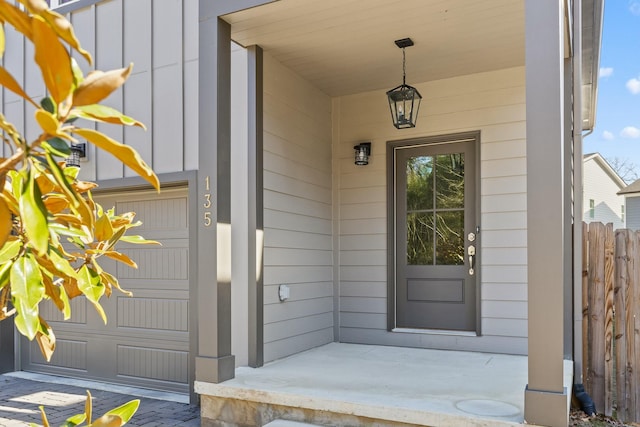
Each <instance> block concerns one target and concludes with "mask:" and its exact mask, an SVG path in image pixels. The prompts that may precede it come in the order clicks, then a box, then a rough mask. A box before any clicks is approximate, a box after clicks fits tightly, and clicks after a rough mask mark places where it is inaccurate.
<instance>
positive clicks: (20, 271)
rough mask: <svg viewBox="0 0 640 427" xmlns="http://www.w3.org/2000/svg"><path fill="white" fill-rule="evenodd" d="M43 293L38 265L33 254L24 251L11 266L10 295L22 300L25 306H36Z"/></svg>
mask: <svg viewBox="0 0 640 427" xmlns="http://www.w3.org/2000/svg"><path fill="white" fill-rule="evenodd" d="M44 295H45V289H44V283H42V272H41V271H40V266H39V265H38V262H37V261H36V259H35V258H34V257H33V255H31V254H30V253H26V254H25V255H24V256H21V257H20V258H18V259H17V260H16V261H14V263H13V266H12V267H11V296H12V297H13V298H15V299H20V300H21V301H23V302H24V304H25V307H28V308H34V307H36V308H37V307H38V303H40V301H42V299H43V298H44ZM36 314H37V310H36Z"/></svg>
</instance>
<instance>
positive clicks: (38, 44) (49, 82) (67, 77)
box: [31, 16, 73, 104]
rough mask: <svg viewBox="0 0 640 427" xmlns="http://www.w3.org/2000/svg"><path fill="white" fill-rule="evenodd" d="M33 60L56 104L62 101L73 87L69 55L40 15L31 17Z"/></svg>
mask: <svg viewBox="0 0 640 427" xmlns="http://www.w3.org/2000/svg"><path fill="white" fill-rule="evenodd" d="M31 29H32V31H33V45H34V48H35V60H36V62H37V63H38V66H39V67H40V71H41V72H42V78H43V80H44V83H45V85H46V86H47V89H48V90H49V93H50V94H51V97H52V98H53V100H54V101H55V103H56V104H59V103H61V102H62V101H64V100H65V99H66V98H67V96H69V94H70V93H71V90H72V88H73V72H72V70H71V57H70V56H69V52H67V49H65V47H64V46H63V45H62V43H60V40H59V39H58V36H57V35H56V33H55V32H54V31H53V29H52V28H51V27H50V26H49V24H47V23H46V22H45V21H44V20H43V19H42V18H41V17H39V16H34V17H33V18H32V19H31Z"/></svg>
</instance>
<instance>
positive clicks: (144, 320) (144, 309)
mask: <svg viewBox="0 0 640 427" xmlns="http://www.w3.org/2000/svg"><path fill="white" fill-rule="evenodd" d="M117 319H118V327H128V328H142V329H155V330H165V331H183V332H187V331H188V330H189V302H188V301H186V300H174V299H167V298H135V297H134V298H127V297H118V317H117Z"/></svg>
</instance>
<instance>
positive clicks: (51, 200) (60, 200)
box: [44, 195, 69, 214]
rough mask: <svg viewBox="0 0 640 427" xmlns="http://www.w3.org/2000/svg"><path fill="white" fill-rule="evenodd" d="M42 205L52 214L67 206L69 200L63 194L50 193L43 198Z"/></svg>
mask: <svg viewBox="0 0 640 427" xmlns="http://www.w3.org/2000/svg"><path fill="white" fill-rule="evenodd" d="M44 207H45V208H47V210H48V211H49V212H50V213H52V214H57V213H60V212H62V211H64V210H65V209H67V208H68V207H69V201H68V200H67V199H66V198H64V197H63V196H59V195H51V196H48V197H47V198H45V199H44Z"/></svg>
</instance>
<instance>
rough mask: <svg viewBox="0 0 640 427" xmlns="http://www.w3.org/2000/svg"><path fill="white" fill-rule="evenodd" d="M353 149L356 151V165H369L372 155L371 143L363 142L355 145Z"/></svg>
mask: <svg viewBox="0 0 640 427" xmlns="http://www.w3.org/2000/svg"><path fill="white" fill-rule="evenodd" d="M353 149H354V150H356V161H355V163H356V165H358V166H364V165H368V164H369V156H370V155H371V143H370V142H361V143H360V144H358V145H354V146H353Z"/></svg>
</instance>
